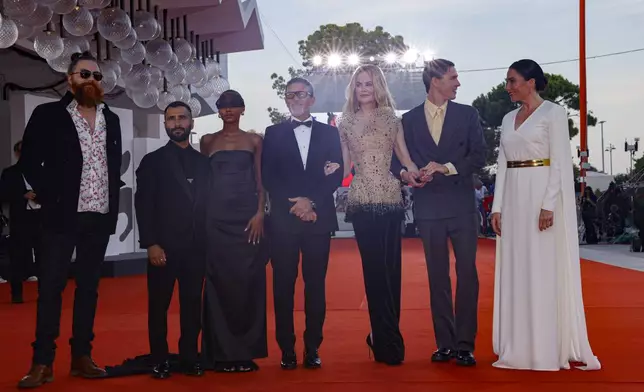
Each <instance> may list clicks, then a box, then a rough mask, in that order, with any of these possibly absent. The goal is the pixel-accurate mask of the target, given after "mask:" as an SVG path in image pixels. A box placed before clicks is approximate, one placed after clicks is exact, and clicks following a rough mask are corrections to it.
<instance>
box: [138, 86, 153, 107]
mask: <svg viewBox="0 0 644 392" xmlns="http://www.w3.org/2000/svg"><path fill="white" fill-rule="evenodd" d="M132 100H133V101H134V103H135V104H136V106H138V107H140V108H144V109H149V108H151V107H154V106H156V104H157V103H159V89H157V88H156V87H155V86H149V87H148V88H147V89H145V90H143V91H134V92H132Z"/></svg>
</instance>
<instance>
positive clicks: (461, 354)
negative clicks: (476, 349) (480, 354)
mask: <svg viewBox="0 0 644 392" xmlns="http://www.w3.org/2000/svg"><path fill="white" fill-rule="evenodd" d="M456 364H457V365H460V366H474V365H476V359H474V355H472V352H471V351H466V350H458V351H457V352H456Z"/></svg>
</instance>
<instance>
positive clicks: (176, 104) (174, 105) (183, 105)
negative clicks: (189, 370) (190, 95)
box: [163, 101, 192, 118]
mask: <svg viewBox="0 0 644 392" xmlns="http://www.w3.org/2000/svg"><path fill="white" fill-rule="evenodd" d="M170 108H185V109H186V110H187V111H188V113H190V118H192V109H190V106H189V105H188V104H187V103H185V102H181V101H174V102H171V103H170V104H169V105H168V106H166V108H165V110H164V111H163V118H165V116H166V114H168V109H170Z"/></svg>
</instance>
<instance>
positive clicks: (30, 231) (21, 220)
mask: <svg viewBox="0 0 644 392" xmlns="http://www.w3.org/2000/svg"><path fill="white" fill-rule="evenodd" d="M21 148H22V142H18V143H16V144H15V145H14V146H13V153H14V155H15V156H16V159H20V150H21ZM0 202H3V203H8V204H9V217H10V219H11V221H10V225H9V230H10V232H9V234H10V248H11V250H10V257H9V263H10V269H11V272H10V275H9V280H10V282H11V302H12V303H14V304H21V303H23V302H24V300H23V297H22V288H23V287H22V285H23V282H24V280H25V279H27V280H29V281H36V280H37V278H36V275H37V270H38V265H39V264H40V257H41V256H42V252H41V249H40V204H38V202H37V198H36V194H35V193H34V191H33V189H32V188H31V185H29V184H28V183H27V182H26V180H25V177H24V176H23V175H22V171H21V170H20V167H19V166H18V165H17V164H16V165H13V166H9V167H8V168H6V169H4V170H3V171H2V176H0ZM34 258H35V263H34Z"/></svg>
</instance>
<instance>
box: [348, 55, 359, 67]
mask: <svg viewBox="0 0 644 392" xmlns="http://www.w3.org/2000/svg"><path fill="white" fill-rule="evenodd" d="M347 62H348V64H349V65H358V64H360V56H358V55H357V54H351V55H349V57H348V58H347Z"/></svg>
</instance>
